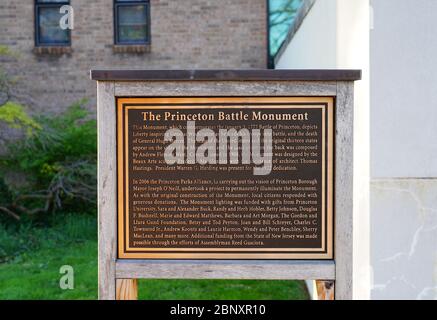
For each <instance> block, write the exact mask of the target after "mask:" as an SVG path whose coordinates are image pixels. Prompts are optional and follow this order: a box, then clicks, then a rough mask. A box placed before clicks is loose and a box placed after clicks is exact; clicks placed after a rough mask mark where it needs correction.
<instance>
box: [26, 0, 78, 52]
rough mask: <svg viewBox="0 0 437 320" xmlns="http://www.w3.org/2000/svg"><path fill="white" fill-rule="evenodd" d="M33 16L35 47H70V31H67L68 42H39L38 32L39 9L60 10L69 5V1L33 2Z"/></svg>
mask: <svg viewBox="0 0 437 320" xmlns="http://www.w3.org/2000/svg"><path fill="white" fill-rule="evenodd" d="M34 4H35V5H34V7H35V11H34V16H35V47H70V46H71V30H70V29H67V33H68V42H41V40H40V32H39V22H40V14H39V9H40V8H60V7H62V6H64V5H70V0H63V1H58V2H55V1H53V2H41V1H39V0H35V1H34Z"/></svg>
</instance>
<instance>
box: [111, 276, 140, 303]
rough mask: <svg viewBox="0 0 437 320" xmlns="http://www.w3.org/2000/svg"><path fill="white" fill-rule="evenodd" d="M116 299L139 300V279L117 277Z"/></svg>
mask: <svg viewBox="0 0 437 320" xmlns="http://www.w3.org/2000/svg"><path fill="white" fill-rule="evenodd" d="M116 299H117V300H137V299H138V280H137V279H117V285H116Z"/></svg>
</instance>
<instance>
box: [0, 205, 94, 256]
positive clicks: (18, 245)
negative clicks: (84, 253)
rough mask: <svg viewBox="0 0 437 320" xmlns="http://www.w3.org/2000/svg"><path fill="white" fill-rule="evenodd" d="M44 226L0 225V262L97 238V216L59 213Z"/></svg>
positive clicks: (30, 224)
mask: <svg viewBox="0 0 437 320" xmlns="http://www.w3.org/2000/svg"><path fill="white" fill-rule="evenodd" d="M46 222H47V224H48V225H50V227H47V226H37V225H36V224H35V223H34V222H32V221H29V220H27V221H25V222H22V223H20V224H0V263H2V262H6V261H10V260H11V259H16V258H17V257H18V256H20V255H21V258H20V259H22V258H23V257H24V256H26V255H28V254H30V253H31V252H34V251H35V250H42V249H49V250H50V249H54V248H57V247H64V246H67V245H70V244H72V243H83V242H86V241H89V240H95V239H96V238H97V228H96V215H95V214H91V215H90V214H89V213H88V214H84V213H62V214H59V215H56V216H52V217H49V218H47V221H46Z"/></svg>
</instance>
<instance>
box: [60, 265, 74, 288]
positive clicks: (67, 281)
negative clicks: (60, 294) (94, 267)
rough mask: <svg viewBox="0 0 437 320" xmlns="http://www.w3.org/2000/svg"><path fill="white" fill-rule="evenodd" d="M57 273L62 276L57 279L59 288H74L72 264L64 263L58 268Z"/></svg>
mask: <svg viewBox="0 0 437 320" xmlns="http://www.w3.org/2000/svg"><path fill="white" fill-rule="evenodd" d="M59 273H60V274H62V275H63V276H62V277H61V279H59V288H61V289H62V290H67V289H69V290H73V289H74V269H73V267H72V266H69V265H64V266H62V267H61V268H59Z"/></svg>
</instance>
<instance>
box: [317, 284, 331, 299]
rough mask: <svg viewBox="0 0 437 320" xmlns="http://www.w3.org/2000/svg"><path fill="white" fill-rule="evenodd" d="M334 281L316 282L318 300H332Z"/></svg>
mask: <svg viewBox="0 0 437 320" xmlns="http://www.w3.org/2000/svg"><path fill="white" fill-rule="evenodd" d="M334 286H335V281H332V280H316V287H317V297H318V300H334V289H335V288H334Z"/></svg>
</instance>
